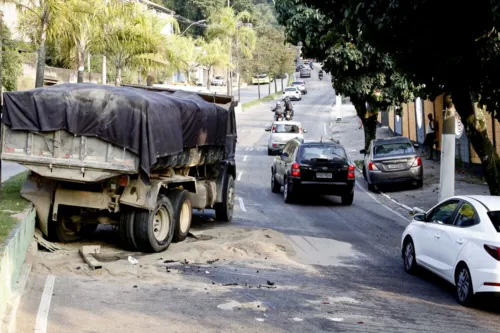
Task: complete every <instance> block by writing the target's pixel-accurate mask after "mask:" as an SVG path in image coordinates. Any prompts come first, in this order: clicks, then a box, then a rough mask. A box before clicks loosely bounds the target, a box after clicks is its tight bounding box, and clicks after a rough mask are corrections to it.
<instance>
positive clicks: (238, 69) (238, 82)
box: [236, 24, 241, 104]
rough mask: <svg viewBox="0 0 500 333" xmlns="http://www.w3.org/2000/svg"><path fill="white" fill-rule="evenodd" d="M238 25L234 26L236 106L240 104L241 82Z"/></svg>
mask: <svg viewBox="0 0 500 333" xmlns="http://www.w3.org/2000/svg"><path fill="white" fill-rule="evenodd" d="M239 29H240V26H239V24H238V25H236V81H237V84H238V104H239V103H241V100H240V98H241V81H240V76H241V75H240V38H239Z"/></svg>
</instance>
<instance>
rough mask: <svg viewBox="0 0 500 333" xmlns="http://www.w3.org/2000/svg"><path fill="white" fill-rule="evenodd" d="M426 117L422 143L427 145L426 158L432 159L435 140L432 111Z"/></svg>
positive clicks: (434, 124)
mask: <svg viewBox="0 0 500 333" xmlns="http://www.w3.org/2000/svg"><path fill="white" fill-rule="evenodd" d="M427 118H428V119H429V122H428V123H427V129H426V131H425V133H426V134H425V140H424V145H425V146H426V147H427V150H429V157H427V159H428V160H432V159H433V155H434V143H435V141H436V122H435V121H434V117H433V116H432V113H429V114H428V115H427Z"/></svg>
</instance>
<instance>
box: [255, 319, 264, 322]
mask: <svg viewBox="0 0 500 333" xmlns="http://www.w3.org/2000/svg"><path fill="white" fill-rule="evenodd" d="M255 320H257V321H260V322H263V321H265V319H264V318H255Z"/></svg>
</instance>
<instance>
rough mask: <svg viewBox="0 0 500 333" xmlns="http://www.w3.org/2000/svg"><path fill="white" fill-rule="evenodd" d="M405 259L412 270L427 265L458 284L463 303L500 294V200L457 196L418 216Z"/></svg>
mask: <svg viewBox="0 0 500 333" xmlns="http://www.w3.org/2000/svg"><path fill="white" fill-rule="evenodd" d="M401 256H402V258H403V263H404V268H405V270H406V271H407V272H409V273H414V272H415V271H416V270H417V267H418V266H421V267H424V268H426V269H428V270H430V271H431V272H433V273H435V274H437V275H439V276H440V277H442V278H444V279H445V280H447V281H448V282H450V283H451V284H453V285H454V286H455V290H456V297H457V300H458V302H459V303H460V304H463V305H467V304H469V303H470V302H471V300H472V299H473V297H474V295H476V294H478V293H486V292H488V293H492V292H494V293H498V292H500V270H499V267H500V197H498V196H455V197H451V198H448V199H446V200H444V201H442V202H440V203H439V204H437V205H436V206H434V207H433V208H431V209H430V210H429V211H428V212H426V213H425V214H416V215H415V216H414V217H413V221H412V222H411V223H410V224H409V225H408V226H407V227H406V229H405V231H404V232H403V236H402V238H401Z"/></svg>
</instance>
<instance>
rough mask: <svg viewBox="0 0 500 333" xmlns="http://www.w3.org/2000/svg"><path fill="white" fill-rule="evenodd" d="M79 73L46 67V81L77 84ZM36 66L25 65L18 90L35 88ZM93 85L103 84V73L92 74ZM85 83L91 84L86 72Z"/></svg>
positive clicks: (18, 83) (18, 82)
mask: <svg viewBox="0 0 500 333" xmlns="http://www.w3.org/2000/svg"><path fill="white" fill-rule="evenodd" d="M77 75H78V72H77V71H76V70H71V69H65V68H55V67H49V66H45V79H46V80H50V81H52V80H55V81H57V83H76V81H77ZM35 77H36V65H35V64H31V63H24V64H23V75H22V76H21V77H20V78H19V79H18V81H17V85H18V87H17V89H18V90H27V89H33V88H34V87H35ZM91 79H92V80H91V82H92V83H101V79H102V77H101V73H92V75H91ZM84 81H85V82H89V73H88V72H85V75H84Z"/></svg>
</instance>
